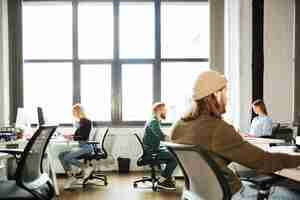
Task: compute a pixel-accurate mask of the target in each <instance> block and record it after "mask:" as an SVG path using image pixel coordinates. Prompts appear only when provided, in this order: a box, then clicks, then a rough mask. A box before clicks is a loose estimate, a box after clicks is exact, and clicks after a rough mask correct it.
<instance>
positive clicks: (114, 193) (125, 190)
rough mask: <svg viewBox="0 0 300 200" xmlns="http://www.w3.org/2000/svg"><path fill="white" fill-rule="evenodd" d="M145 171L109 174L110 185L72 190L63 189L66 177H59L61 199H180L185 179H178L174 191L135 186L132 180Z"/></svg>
mask: <svg viewBox="0 0 300 200" xmlns="http://www.w3.org/2000/svg"><path fill="white" fill-rule="evenodd" d="M141 176H143V173H133V174H129V175H119V174H117V173H114V174H110V175H109V176H108V186H90V185H89V186H87V187H86V188H82V187H81V186H75V187H74V189H72V190H71V191H65V190H64V189H63V183H64V180H65V178H64V177H59V178H58V182H59V187H60V196H59V198H58V199H59V200H100V199H104V200H127V199H128V200H129V199H130V200H164V199H166V200H180V197H181V192H182V187H183V180H176V186H177V190H176V191H173V192H167V191H159V192H153V191H152V190H151V187H150V188H149V185H140V187H139V188H133V185H132V182H133V180H135V179H136V178H138V177H141Z"/></svg>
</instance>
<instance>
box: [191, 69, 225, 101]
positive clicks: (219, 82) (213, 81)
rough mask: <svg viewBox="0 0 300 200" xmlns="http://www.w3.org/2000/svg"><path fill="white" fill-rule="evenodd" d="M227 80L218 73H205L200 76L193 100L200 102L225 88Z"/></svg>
mask: <svg viewBox="0 0 300 200" xmlns="http://www.w3.org/2000/svg"><path fill="white" fill-rule="evenodd" d="M226 84H227V80H226V78H225V77H224V76H223V75H222V74H220V73H219V72H216V71H212V70H209V71H204V72H202V73H201V74H199V76H198V78H197V79H196V81H195V83H194V87H193V100H200V99H202V98H204V97H206V96H208V95H210V94H212V93H214V92H217V91H218V90H220V89H222V88H223V87H225V86H226Z"/></svg>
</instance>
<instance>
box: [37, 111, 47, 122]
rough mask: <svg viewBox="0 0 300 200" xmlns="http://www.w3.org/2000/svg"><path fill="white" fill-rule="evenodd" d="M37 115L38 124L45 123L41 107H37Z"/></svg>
mask: <svg viewBox="0 0 300 200" xmlns="http://www.w3.org/2000/svg"><path fill="white" fill-rule="evenodd" d="M37 116H38V124H39V125H44V124H45V123H46V121H45V116H44V112H43V109H42V108H41V107H37Z"/></svg>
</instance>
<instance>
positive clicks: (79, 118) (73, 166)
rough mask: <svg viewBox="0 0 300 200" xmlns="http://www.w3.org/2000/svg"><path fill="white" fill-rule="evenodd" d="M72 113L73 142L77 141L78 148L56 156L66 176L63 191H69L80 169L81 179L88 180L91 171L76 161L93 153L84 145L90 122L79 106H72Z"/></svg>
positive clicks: (87, 136)
mask: <svg viewBox="0 0 300 200" xmlns="http://www.w3.org/2000/svg"><path fill="white" fill-rule="evenodd" d="M72 113H73V117H74V118H75V127H76V131H75V134H74V140H75V141H79V148H76V149H73V150H72V151H65V152H61V153H60V154H59V156H58V157H59V160H60V162H61V164H62V166H63V168H64V170H65V171H66V174H67V176H68V179H67V181H66V183H65V186H64V189H70V187H71V186H72V184H73V183H75V182H76V178H75V175H76V174H77V173H80V171H81V169H84V170H83V173H84V178H83V179H86V178H88V177H89V176H90V175H91V173H92V171H93V168H92V167H90V166H88V167H85V165H84V164H83V163H81V162H80V161H79V160H78V158H79V157H80V156H81V155H84V154H87V153H92V151H93V150H92V147H91V146H90V145H89V144H86V141H87V140H88V139H89V135H90V132H91V129H92V122H91V121H90V120H89V119H88V118H87V117H86V115H85V113H84V111H83V108H82V106H81V105H80V104H75V105H74V106H73V109H72Z"/></svg>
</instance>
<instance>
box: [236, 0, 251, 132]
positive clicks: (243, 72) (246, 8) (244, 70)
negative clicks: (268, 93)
mask: <svg viewBox="0 0 300 200" xmlns="http://www.w3.org/2000/svg"><path fill="white" fill-rule="evenodd" d="M240 47H241V48H240V84H239V85H240V104H239V106H240V129H241V131H242V132H243V133H247V132H248V131H249V128H250V122H251V106H250V105H251V103H252V0H241V1H240Z"/></svg>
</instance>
